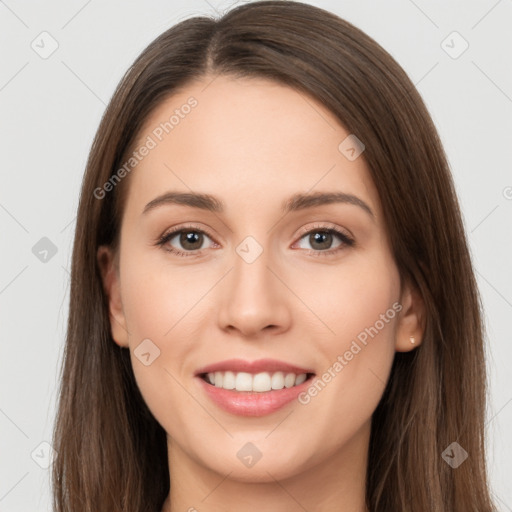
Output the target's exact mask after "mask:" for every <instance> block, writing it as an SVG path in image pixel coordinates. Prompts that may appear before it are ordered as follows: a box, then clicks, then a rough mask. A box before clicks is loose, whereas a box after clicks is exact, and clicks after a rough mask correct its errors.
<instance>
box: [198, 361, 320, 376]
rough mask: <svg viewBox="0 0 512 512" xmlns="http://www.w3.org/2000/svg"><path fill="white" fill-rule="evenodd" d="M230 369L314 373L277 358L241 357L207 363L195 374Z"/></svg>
mask: <svg viewBox="0 0 512 512" xmlns="http://www.w3.org/2000/svg"><path fill="white" fill-rule="evenodd" d="M226 371H232V372H234V373H237V372H247V373H253V374H256V373H260V372H269V373H272V372H283V373H295V374H297V375H300V374H301V373H314V371H313V370H311V369H308V368H301V367H300V366H296V365H293V364H289V363H285V362H284V361H278V360H277V359H257V360H256V361H245V360H243V359H228V360H226V361H219V362H218V363H213V364H209V365H208V366H204V367H203V368H200V369H199V370H197V371H196V375H197V376H199V375H203V374H205V373H213V372H226Z"/></svg>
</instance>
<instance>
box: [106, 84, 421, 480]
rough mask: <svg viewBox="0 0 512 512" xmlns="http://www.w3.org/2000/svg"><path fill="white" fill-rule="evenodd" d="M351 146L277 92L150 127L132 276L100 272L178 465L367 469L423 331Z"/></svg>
mask: <svg viewBox="0 0 512 512" xmlns="http://www.w3.org/2000/svg"><path fill="white" fill-rule="evenodd" d="M208 84H209V85H208ZM191 97H193V98H194V100H189V98H191ZM185 105H189V107H185ZM173 114H175V118H174V119H173V120H172V121H171V123H172V127H171V128H170V126H171V125H170V124H169V119H170V117H171V116H172V115H173ZM165 123H167V125H166V124H165ZM167 132H168V133H167ZM349 135H350V134H349V132H347V131H346V130H345V129H344V128H343V126H342V125H341V124H340V123H339V122H338V121H337V120H336V118H335V117H334V116H333V115H332V114H331V113H330V112H329V111H328V110H326V109H325V108H324V107H323V106H322V105H320V104H319V103H318V102H316V101H315V100H314V99H313V98H311V97H306V96H305V95H304V94H302V93H298V92H296V91H294V90H293V89H291V88H288V87H286V86H283V85H279V84H276V83H274V82H271V81H267V80H264V79H233V78H229V77H223V76H218V77H216V78H215V80H213V82H212V78H211V77H210V78H209V79H204V80H203V81H201V82H197V83H194V84H191V85H189V86H188V87H187V88H186V89H184V90H183V92H180V93H179V94H176V95H174V96H172V97H171V98H169V99H167V100H166V101H165V102H164V103H162V104H161V105H160V106H159V107H158V108H157V110H155V111H154V113H153V114H152V115H151V116H150V118H149V119H147V120H146V123H145V125H144V128H143V129H142V131H141V133H140V134H139V136H138V141H137V144H136V145H135V147H136V148H140V147H141V146H143V145H146V147H147V148H148V150H147V151H144V150H141V151H140V152H139V156H141V158H140V161H137V164H136V166H135V167H134V168H133V170H132V171H131V174H130V175H129V178H125V179H129V180H130V182H129V188H128V195H127V198H126V199H127V200H126V203H125V210H124V213H123V219H122V226H121V239H120V240H121V241H120V248H119V266H118V267H117V266H115V265H114V263H113V261H114V260H113V258H112V256H113V255H112V254H111V253H110V252H109V250H108V248H100V251H99V253H98V256H99V260H100V262H101V264H102V268H103V272H104V273H103V275H104V282H105V285H106V288H107V291H108V294H109V299H110V313H111V326H112V337H113V339H114V340H115V342H116V343H117V344H119V345H121V346H123V347H128V348H129V350H130V353H131V361H132V365H133V371H134V374H135V378H136V380H137V384H138V386H139V388H140V390H141V393H142V395H143V397H144V399H145V401H146V402H147V404H148V406H149V408H150V410H151V411H152V413H153V415H154V416H155V418H156V419H157V421H158V422H159V423H160V424H161V425H162V426H163V428H164V429H165V430H166V432H167V434H168V442H169V451H170V454H171V457H172V455H173V454H174V455H176V457H179V458H180V460H185V459H186V460H188V461H190V462H191V463H193V464H195V465H198V466H200V467H201V468H203V469H204V470H207V471H214V472H217V473H219V474H222V475H226V474H227V473H228V472H231V474H230V477H231V478H234V479H239V480H243V481H249V480H251V481H253V480H254V481H256V480H257V481H268V480H270V479H271V478H272V477H273V478H277V479H283V478H286V477H291V476H293V475H296V474H299V473H301V472H303V471H306V470H307V469H308V468H312V467H314V466H317V465H319V464H322V463H326V462H327V461H336V460H338V461H339V460H342V459H343V460H351V458H354V457H362V456H363V454H364V450H365V449H366V445H367V443H368V436H369V432H370V420H371V416H372V413H373V411H374V410H375V408H376V406H377V404H378V402H379V400H380V398H381V396H382V393H383V391H384V387H385V383H386V381H387V379H388V376H389V372H390V368H391V365H392V362H393V357H394V353H395V351H406V350H411V349H413V348H414V347H416V346H417V345H418V344H419V342H420V339H419V330H418V329H419V327H418V318H419V316H418V306H417V302H415V298H414V294H413V293H412V292H411V290H409V288H408V286H406V285H404V287H403V290H401V287H400V276H399V273H398V269H397V267H396V264H395V262H394V260H393V257H392V254H391V248H390V246H389V242H388V238H387V234H386V228H385V225H384V219H383V214H382V211H381V206H380V201H379V195H378V191H377V190H376V189H375V186H374V184H373V182H372V179H371V176H370V173H369V171H368V168H367V166H366V164H365V162H364V160H363V157H364V152H363V153H362V154H361V155H360V156H359V157H357V158H354V155H357V149H360V147H359V148H358V147H357V146H354V142H353V141H352V142H351V139H348V140H345V139H346V138H347V137H348V136H349ZM343 141H345V142H343ZM342 142H343V144H341V146H340V143H342ZM362 142H363V143H364V141H362ZM351 147H354V148H355V150H356V152H354V151H351V150H350V148H351ZM340 148H341V149H340ZM142 153H144V156H142ZM169 193H180V194H189V196H180V197H181V199H180V197H177V196H174V199H172V198H171V196H167V198H165V197H163V196H165V194H169ZM193 194H207V195H208V197H209V198H210V199H211V198H212V197H213V198H214V200H213V201H207V200H204V198H203V199H202V200H199V199H195V200H194V201H193V202H192V203H191V199H192V195H193ZM301 194H305V195H306V198H305V199H302V200H300V199H296V200H295V201H290V199H291V198H293V197H294V196H297V195H301ZM317 194H338V196H336V197H335V196H333V195H331V196H327V200H326V198H325V197H324V199H323V200H322V199H321V198H317V200H316V201H310V199H311V197H312V196H313V195H317ZM308 198H309V201H308ZM333 198H334V199H336V200H334V199H333ZM287 206H288V207H287ZM410 336H415V344H414V345H412V344H411V341H410ZM233 360H236V361H233ZM204 374H207V375H206V376H205V375H204ZM208 374H209V376H208ZM289 374H291V377H290V376H289ZM304 374H305V375H304ZM209 378H211V379H212V381H213V382H214V384H213V385H212V384H211V383H207V382H206V380H208V379H209ZM304 378H306V379H307V380H305V381H304V382H301V381H303V380H304ZM233 386H235V389H234V390H233V389H229V388H232V387H233ZM224 388H228V389H224ZM237 388H238V390H237ZM270 388H275V389H271V390H269V389H270ZM279 388H281V389H279ZM248 443H251V444H248ZM260 455H261V458H260V459H259V460H257V462H256V463H252V462H251V461H252V460H253V459H254V460H256V459H258V457H259V456H260ZM251 457H252V458H251ZM269 474H271V475H272V477H271V476H269Z"/></svg>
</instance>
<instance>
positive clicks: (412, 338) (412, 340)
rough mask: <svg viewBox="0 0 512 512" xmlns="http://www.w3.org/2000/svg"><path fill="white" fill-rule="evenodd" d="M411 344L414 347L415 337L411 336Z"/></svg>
mask: <svg viewBox="0 0 512 512" xmlns="http://www.w3.org/2000/svg"><path fill="white" fill-rule="evenodd" d="M409 338H410V340H411V343H412V344H413V345H414V336H409Z"/></svg>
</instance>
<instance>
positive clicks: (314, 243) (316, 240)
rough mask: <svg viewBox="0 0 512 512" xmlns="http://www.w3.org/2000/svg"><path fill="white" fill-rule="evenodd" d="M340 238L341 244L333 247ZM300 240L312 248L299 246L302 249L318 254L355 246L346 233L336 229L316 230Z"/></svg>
mask: <svg viewBox="0 0 512 512" xmlns="http://www.w3.org/2000/svg"><path fill="white" fill-rule="evenodd" d="M336 238H338V240H339V243H338V244H337V245H336V246H334V247H332V244H333V241H334V240H335V239H336ZM300 240H301V241H302V240H305V241H306V242H308V243H309V244H310V247H302V246H299V248H300V249H309V250H313V251H316V252H322V251H328V250H331V249H334V250H335V249H337V248H339V247H340V246H343V245H348V246H351V245H353V240H352V239H351V238H349V237H348V236H347V235H345V234H344V233H341V232H340V231H338V230H336V229H326V228H323V229H314V230H312V231H309V232H308V233H306V234H305V235H303V236H302V237H301V238H300Z"/></svg>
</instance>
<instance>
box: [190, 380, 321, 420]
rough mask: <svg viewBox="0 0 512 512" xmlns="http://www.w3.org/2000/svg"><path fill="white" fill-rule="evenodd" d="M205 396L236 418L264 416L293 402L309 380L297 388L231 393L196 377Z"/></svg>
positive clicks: (308, 383) (309, 382) (307, 384)
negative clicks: (236, 416)
mask: <svg viewBox="0 0 512 512" xmlns="http://www.w3.org/2000/svg"><path fill="white" fill-rule="evenodd" d="M197 378H198V379H199V380H200V382H201V385H202V386H203V388H204V390H205V392H206V394H207V395H208V396H209V397H210V399H211V400H212V401H213V402H215V403H216V404H217V405H218V406H219V407H220V408H221V409H224V410H225V411H227V412H229V413H231V414H236V415H238V416H264V415H266V414H271V413H273V412H275V411H278V410H279V409H281V408H282V407H284V406H285V405H287V404H289V403H290V402H291V401H293V400H294V399H295V398H297V396H298V395H299V394H300V393H301V392H302V391H304V390H305V389H306V388H307V387H308V386H309V385H310V384H311V379H312V377H310V378H309V379H307V380H305V381H304V382H303V383H302V384H299V385H298V386H293V387H291V388H283V389H274V390H272V391H264V392H261V393H260V392H254V391H231V390H229V389H224V388H218V387H216V386H213V385H212V384H208V383H207V382H206V381H205V380H204V379H203V378H201V377H197Z"/></svg>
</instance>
